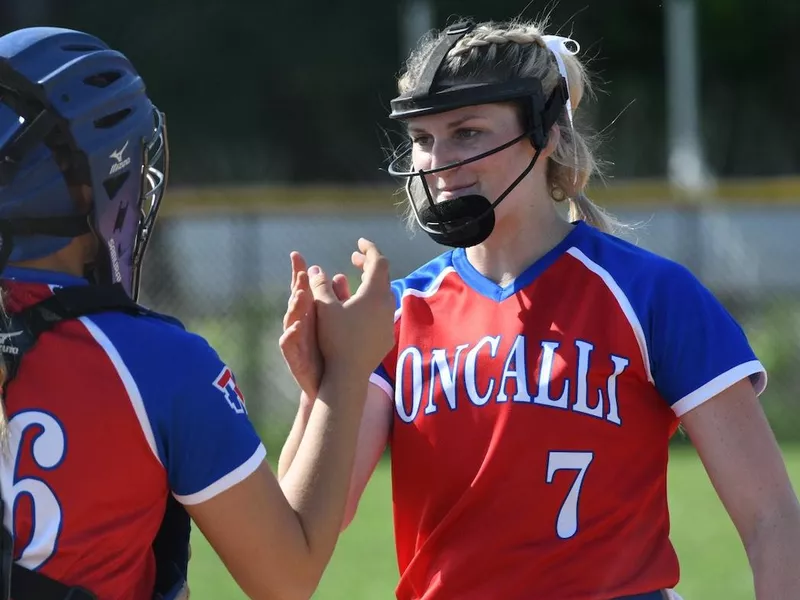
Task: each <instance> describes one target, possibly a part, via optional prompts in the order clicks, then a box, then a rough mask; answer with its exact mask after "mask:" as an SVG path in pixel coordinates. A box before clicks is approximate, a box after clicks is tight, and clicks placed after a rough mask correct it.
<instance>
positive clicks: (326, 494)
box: [280, 370, 367, 576]
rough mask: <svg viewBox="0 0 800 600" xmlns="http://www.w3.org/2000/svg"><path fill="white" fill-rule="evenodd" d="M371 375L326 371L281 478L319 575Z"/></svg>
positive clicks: (340, 508)
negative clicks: (368, 377) (291, 457)
mask: <svg viewBox="0 0 800 600" xmlns="http://www.w3.org/2000/svg"><path fill="white" fill-rule="evenodd" d="M366 391H367V376H366V375H364V376H363V377H359V378H354V377H353V376H352V375H350V374H348V373H345V372H344V371H342V370H330V371H327V372H326V375H325V377H324V378H323V380H322V383H321V385H320V391H319V395H318V398H317V400H316V402H314V403H313V406H312V408H311V414H310V416H309V418H308V423H307V425H306V428H305V434H304V435H303V436H302V438H301V440H300V442H299V444H298V446H297V451H296V454H295V456H294V460H293V461H292V462H291V464H290V466H289V467H288V468H287V470H286V473H285V475H284V476H283V478H282V479H281V482H280V483H281V487H282V488H283V491H284V494H285V495H286V499H287V500H288V501H289V504H290V505H291V506H292V508H293V509H294V511H295V513H296V514H297V515H298V518H299V520H300V523H301V526H302V528H303V531H304V533H305V536H306V541H307V544H308V548H309V552H310V554H311V558H312V563H313V565H314V566H315V568H317V569H318V574H319V576H321V575H322V570H323V569H324V567H325V565H327V563H328V561H329V560H330V557H331V555H332V554H333V549H334V546H335V544H336V540H337V539H338V536H339V532H340V529H341V525H342V521H343V519H344V512H345V505H346V502H347V496H348V492H349V488H350V479H351V475H352V469H353V464H354V458H355V452H356V446H357V441H358V430H359V426H360V423H361V416H362V413H363V407H364V400H365V397H366Z"/></svg>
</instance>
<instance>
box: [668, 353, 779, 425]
mask: <svg viewBox="0 0 800 600" xmlns="http://www.w3.org/2000/svg"><path fill="white" fill-rule="evenodd" d="M765 373H766V369H764V366H763V365H762V364H761V362H760V361H757V360H751V361H749V362H746V363H742V364H740V365H737V366H735V367H733V368H732V369H728V370H727V371H725V372H724V373H722V374H720V375H717V376H716V377H714V379H712V380H711V381H709V382H708V383H706V384H705V385H701V386H700V387H699V388H697V389H696V390H695V391H693V392H691V393H690V394H687V395H686V396H684V397H683V398H681V399H680V400H678V401H677V402H676V403H675V404H673V405H672V410H673V412H674V413H675V416H676V417H682V416H683V415H685V414H686V413H687V412H689V411H690V410H692V409H694V408H697V407H698V406H700V405H701V404H703V403H704V402H705V401H706V400H710V399H711V398H713V397H714V396H716V395H717V394H719V393H720V392H721V391H723V390H726V389H728V388H729V387H730V386H732V385H733V384H734V383H736V382H737V381H739V380H741V379H744V378H745V377H750V376H751V375H755V374H759V375H760V376H759V378H758V380H757V381H756V383H755V386H754V387H755V390H756V394H757V395H759V396H760V395H761V392H763V391H764V388H766V386H767V382H766V376H765Z"/></svg>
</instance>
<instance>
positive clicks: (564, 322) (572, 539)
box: [372, 222, 766, 600]
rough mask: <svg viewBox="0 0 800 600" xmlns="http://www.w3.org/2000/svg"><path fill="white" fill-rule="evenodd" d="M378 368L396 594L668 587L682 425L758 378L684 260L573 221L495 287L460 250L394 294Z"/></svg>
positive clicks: (744, 345) (598, 598)
mask: <svg viewBox="0 0 800 600" xmlns="http://www.w3.org/2000/svg"><path fill="white" fill-rule="evenodd" d="M393 289H394V291H395V295H396V298H397V312H396V314H395V320H396V322H395V326H396V339H397V345H396V348H395V349H394V350H393V351H392V353H390V355H389V356H388V357H387V358H386V359H385V360H384V362H383V363H382V365H381V367H380V368H379V369H378V371H377V372H376V373H375V374H374V375H373V378H372V380H373V382H374V383H376V384H378V385H380V386H381V387H383V388H384V389H385V390H386V391H387V392H388V393H389V394H390V395H391V397H392V398H394V402H395V411H394V412H395V414H394V424H393V427H392V432H391V436H390V446H391V461H392V483H393V498H394V521H395V535H396V545H397V557H398V562H399V567H400V574H401V577H400V581H399V584H398V586H397V597H398V598H399V599H400V600H412V599H413V600H417V599H425V600H441V599H447V600H450V599H455V598H458V599H459V600H472V599H474V600H486V599H488V598H502V599H503V600H523V599H525V600H530V599H531V598H537V599H538V598H541V599H547V600H609V599H611V598H617V597H620V596H627V595H635V594H643V593H647V592H652V591H655V590H660V589H664V588H671V587H674V586H675V584H676V583H677V582H678V578H679V569H678V560H677V558H676V554H675V551H674V549H673V547H672V545H671V543H670V540H669V529H670V526H669V515H668V510H667V490H666V473H667V455H668V443H669V439H670V436H672V434H673V433H674V432H675V430H676V428H677V426H678V422H679V417H680V416H681V415H682V414H684V413H685V412H686V411H688V410H691V409H692V408H694V407H696V406H698V405H699V404H701V403H702V402H704V401H706V400H708V399H709V398H711V397H712V396H714V395H715V394H717V393H719V392H720V391H722V390H724V389H725V388H726V387H728V386H730V385H731V384H733V383H734V382H736V381H738V380H740V379H742V378H744V377H751V378H752V381H753V383H754V385H755V386H756V389H757V392H758V393H761V391H762V390H763V389H764V387H765V385H766V374H765V372H764V369H763V367H762V365H761V364H760V362H759V361H758V359H757V358H756V357H755V356H754V354H753V351H752V350H751V348H750V346H749V344H748V342H747V339H746V337H745V335H744V334H743V332H742V329H741V328H740V327H739V325H738V324H737V323H736V322H735V321H734V320H733V319H732V318H731V317H730V315H729V314H728V313H727V312H726V311H725V310H724V308H723V307H722V306H721V305H720V304H719V303H718V302H717V301H716V300H715V299H714V297H713V296H712V295H711V294H710V293H709V292H708V291H707V290H706V289H705V288H704V287H703V286H702V285H701V284H700V283H699V282H698V281H697V280H696V279H695V278H694V277H693V276H692V275H691V274H690V273H689V271H687V270H686V269H685V268H683V267H681V266H679V265H678V264H676V263H674V262H671V261H669V260H667V259H664V258H661V257H658V256H656V255H653V254H651V253H649V252H647V251H645V250H643V249H641V248H638V247H636V246H633V245H631V244H628V243H626V242H624V241H622V240H620V239H618V238H615V237H613V236H609V235H606V234H603V233H601V232H599V231H597V230H596V229H594V228H592V227H591V226H589V225H586V224H584V223H583V222H578V223H577V224H576V225H575V227H574V229H573V231H572V232H570V234H569V235H568V236H567V237H566V238H565V239H564V240H563V241H562V243H560V244H559V245H558V246H557V247H556V248H554V249H553V250H551V251H550V252H549V253H547V254H546V255H545V256H544V257H543V258H541V259H540V260H539V261H537V262H536V263H535V264H534V265H532V266H531V267H530V268H528V269H527V270H526V271H525V272H523V273H522V274H521V275H520V276H519V277H518V278H517V279H516V280H515V281H514V282H513V283H511V284H509V285H508V286H505V287H500V286H498V285H496V284H495V283H493V282H492V281H490V280H488V279H486V278H485V277H483V276H482V275H481V274H480V273H479V272H478V271H477V270H476V269H475V268H473V267H472V266H471V265H470V263H469V261H468V260H467V257H466V254H465V252H464V250H461V249H459V250H454V251H452V252H448V253H446V254H443V255H441V256H440V257H438V258H436V259H434V260H433V261H431V262H430V263H428V264H426V265H425V266H423V267H422V268H420V269H419V270H417V271H416V272H414V273H412V274H411V275H409V276H408V277H406V278H404V279H402V280H399V281H395V282H393Z"/></svg>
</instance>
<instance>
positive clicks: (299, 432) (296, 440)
mask: <svg viewBox="0 0 800 600" xmlns="http://www.w3.org/2000/svg"><path fill="white" fill-rule="evenodd" d="M313 406H314V401H313V400H312V399H311V398H309V397H308V395H307V394H306V393H305V392H302V393H301V394H300V405H299V406H298V407H297V415H295V418H294V423H292V429H291V431H289V435H288V436H287V438H286V442H285V443H284V444H283V448H282V449H281V455H280V457H279V458H278V479H283V477H284V475H286V472H287V471H288V470H289V467H290V466H291V464H292V461H293V460H294V457H295V455H296V454H297V449H298V448H299V447H300V441H301V440H302V439H303V434H304V433H305V431H306V426H307V425H308V419H309V417H310V416H311V409H312V407H313Z"/></svg>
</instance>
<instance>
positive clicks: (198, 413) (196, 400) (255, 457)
mask: <svg viewBox="0 0 800 600" xmlns="http://www.w3.org/2000/svg"><path fill="white" fill-rule="evenodd" d="M193 354H194V357H193V360H192V361H191V362H189V363H187V364H186V366H187V370H186V377H185V380H184V384H183V385H182V386H181V389H179V390H178V393H177V394H176V397H175V398H174V402H173V407H172V416H171V418H170V420H169V422H168V425H167V427H166V430H165V431H164V432H163V433H165V434H166V436H165V438H164V444H165V454H166V465H165V466H166V468H167V474H168V478H169V483H170V486H171V488H172V490H173V493H174V494H175V496H176V498H177V499H178V500H179V501H180V502H182V503H183V504H197V503H199V502H203V501H205V500H208V499H209V498H212V497H214V496H216V495H217V494H219V493H220V492H223V491H225V490H226V489H228V488H230V487H231V486H233V485H235V484H236V483H239V482H240V481H242V480H243V479H245V478H246V477H247V476H248V475H250V474H251V473H253V471H255V470H256V468H258V466H259V465H260V464H261V463H262V462H263V460H264V458H265V456H266V449H265V448H264V446H263V444H262V443H261V439H260V438H259V436H258V434H257V433H256V431H255V428H254V427H253V425H252V423H251V422H250V419H249V418H248V414H247V407H246V405H245V399H244V395H243V394H242V392H241V390H240V389H239V386H238V385H237V383H236V378H235V376H234V374H233V372H232V371H231V369H230V368H229V367H228V366H227V365H225V364H224V363H223V362H222V361H221V360H220V358H219V357H218V356H217V353H216V352H215V351H214V350H213V349H212V348H211V347H210V346H208V345H207V344H206V345H204V347H200V348H197V349H196V350H195V352H194V353H193Z"/></svg>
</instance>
